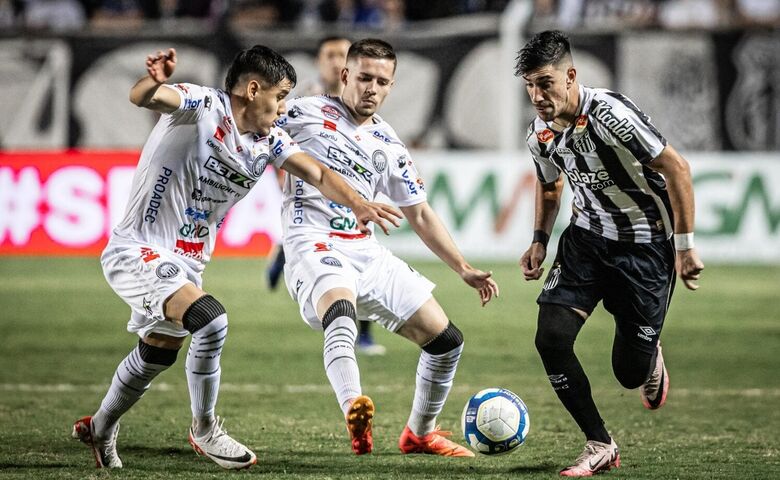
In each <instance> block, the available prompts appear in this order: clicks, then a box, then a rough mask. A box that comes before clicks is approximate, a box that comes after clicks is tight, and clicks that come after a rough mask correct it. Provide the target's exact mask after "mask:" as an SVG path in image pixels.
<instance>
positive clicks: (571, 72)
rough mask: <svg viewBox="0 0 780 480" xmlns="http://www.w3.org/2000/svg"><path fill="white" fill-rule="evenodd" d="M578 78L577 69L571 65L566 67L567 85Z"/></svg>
mask: <svg viewBox="0 0 780 480" xmlns="http://www.w3.org/2000/svg"><path fill="white" fill-rule="evenodd" d="M576 80H577V69H576V68H574V67H569V68H567V69H566V85H571V84H572V83H574V82H575V81H576Z"/></svg>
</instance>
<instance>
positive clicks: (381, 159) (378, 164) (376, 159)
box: [371, 150, 387, 173]
mask: <svg viewBox="0 0 780 480" xmlns="http://www.w3.org/2000/svg"><path fill="white" fill-rule="evenodd" d="M371 162H372V163H373V164H374V168H376V171H377V172H378V173H382V172H384V171H385V168H386V167H387V155H385V152H383V151H382V150H374V153H373V155H371Z"/></svg>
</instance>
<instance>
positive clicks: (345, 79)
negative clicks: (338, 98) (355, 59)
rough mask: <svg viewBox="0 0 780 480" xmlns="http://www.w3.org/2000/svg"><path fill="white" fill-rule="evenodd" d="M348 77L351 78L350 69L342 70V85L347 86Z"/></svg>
mask: <svg viewBox="0 0 780 480" xmlns="http://www.w3.org/2000/svg"><path fill="white" fill-rule="evenodd" d="M348 76H349V69H347V67H344V68H342V69H341V83H343V84H344V85H346V84H347V77H348Z"/></svg>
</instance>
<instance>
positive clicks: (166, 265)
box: [154, 262, 179, 280]
mask: <svg viewBox="0 0 780 480" xmlns="http://www.w3.org/2000/svg"><path fill="white" fill-rule="evenodd" d="M154 273H156V274H157V276H158V277H160V278H161V279H163V280H165V279H168V278H173V277H175V276H176V275H178V274H179V267H178V266H177V265H176V264H175V263H171V262H163V263H161V264H159V265H158V266H157V269H155V271H154Z"/></svg>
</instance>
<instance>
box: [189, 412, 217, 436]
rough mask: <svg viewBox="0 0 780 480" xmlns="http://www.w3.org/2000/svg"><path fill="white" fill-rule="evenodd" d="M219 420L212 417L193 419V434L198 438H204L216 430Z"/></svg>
mask: <svg viewBox="0 0 780 480" xmlns="http://www.w3.org/2000/svg"><path fill="white" fill-rule="evenodd" d="M216 423H217V419H216V418H215V417H214V416H213V415H212V416H210V417H201V418H198V417H192V433H194V434H195V436H196V437H203V436H205V435H206V434H207V433H209V432H210V431H212V430H213V429H214V425H215V424H216Z"/></svg>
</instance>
